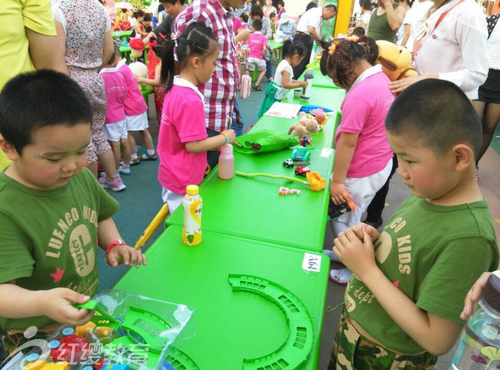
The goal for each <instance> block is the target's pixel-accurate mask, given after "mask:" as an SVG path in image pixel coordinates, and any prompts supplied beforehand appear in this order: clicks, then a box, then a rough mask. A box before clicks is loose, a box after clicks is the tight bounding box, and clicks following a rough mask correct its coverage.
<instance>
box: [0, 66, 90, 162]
mask: <svg viewBox="0 0 500 370" xmlns="http://www.w3.org/2000/svg"><path fill="white" fill-rule="evenodd" d="M91 123H92V106H91V105H90V102H89V100H88V99H87V96H86V95H85V92H84V91H83V89H82V88H81V87H80V85H78V83H76V82H75V81H73V80H72V79H71V78H69V77H68V76H66V75H65V74H63V73H60V72H55V71H52V70H48V69H45V70H40V71H37V72H28V73H22V74H19V75H17V76H16V77H14V78H12V79H11V80H10V81H9V82H7V84H6V85H5V86H4V88H3V90H2V93H1V94H0V134H2V136H3V137H4V139H5V140H6V141H7V142H8V143H10V144H12V145H13V146H14V148H15V149H16V151H17V152H18V154H19V155H22V150H23V148H24V147H25V146H27V145H29V144H31V141H32V138H33V134H34V133H35V132H36V131H38V130H39V129H41V128H44V127H48V126H56V125H65V126H76V125H79V124H88V125H90V124H91Z"/></svg>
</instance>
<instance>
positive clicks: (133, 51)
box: [129, 38, 146, 59]
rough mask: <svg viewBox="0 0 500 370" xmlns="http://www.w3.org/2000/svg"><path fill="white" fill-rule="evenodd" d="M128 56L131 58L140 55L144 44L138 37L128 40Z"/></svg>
mask: <svg viewBox="0 0 500 370" xmlns="http://www.w3.org/2000/svg"><path fill="white" fill-rule="evenodd" d="M129 46H130V57H131V58H132V59H137V58H139V57H140V56H141V55H142V52H143V50H144V48H145V47H146V45H144V42H143V41H142V40H141V39H140V38H133V39H132V40H130V44H129Z"/></svg>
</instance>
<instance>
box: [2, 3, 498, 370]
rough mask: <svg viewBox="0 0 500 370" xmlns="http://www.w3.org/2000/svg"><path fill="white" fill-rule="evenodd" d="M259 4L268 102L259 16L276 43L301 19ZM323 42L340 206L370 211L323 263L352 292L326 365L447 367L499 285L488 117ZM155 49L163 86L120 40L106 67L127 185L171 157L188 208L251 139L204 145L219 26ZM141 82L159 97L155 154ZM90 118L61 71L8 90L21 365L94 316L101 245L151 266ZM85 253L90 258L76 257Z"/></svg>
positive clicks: (9, 305)
mask: <svg viewBox="0 0 500 370" xmlns="http://www.w3.org/2000/svg"><path fill="white" fill-rule="evenodd" d="M250 5H251V2H249V1H246V2H245V3H244V5H243V7H242V8H240V9H239V10H240V15H239V16H240V17H243V18H242V19H243V20H244V18H245V15H246V13H247V12H251V14H253V15H255V14H257V15H258V17H254V18H253V19H251V22H249V23H248V25H249V27H251V29H252V33H251V34H250V36H249V37H248V40H247V41H246V44H247V45H248V49H249V56H248V58H247V61H246V64H247V70H248V71H249V72H252V71H253V70H254V69H257V70H258V71H259V76H258V78H257V81H256V82H255V85H254V89H255V90H257V91H260V90H262V89H261V87H260V83H261V81H262V80H263V78H264V76H265V75H266V72H269V70H268V68H267V66H266V61H265V60H266V58H268V56H269V54H268V53H267V51H268V48H269V42H268V38H267V37H266V36H265V35H264V34H263V33H262V29H263V19H262V17H261V16H260V14H261V13H260V12H262V13H263V15H264V17H265V18H264V19H267V20H268V22H269V21H270V22H271V25H272V24H275V25H276V23H277V24H278V28H277V29H278V30H279V29H280V28H279V27H280V26H283V25H288V24H289V22H290V19H289V18H288V16H287V14H286V12H285V10H284V3H283V1H278V2H277V5H278V9H279V10H278V9H276V8H275V7H274V6H273V5H272V1H271V0H266V2H265V4H262V8H259V9H260V10H259V11H257V10H256V9H255V6H256V5H254V7H250ZM129 16H130V17H131V18H130V19H129ZM259 17H260V18H261V19H259ZM117 20H118V21H117V22H118V23H115V24H116V25H117V27H119V28H120V29H123V28H122V26H121V25H120V24H125V22H128V23H129V25H131V23H134V22H135V24H134V25H133V26H131V28H133V32H135V35H136V36H138V37H146V36H147V35H148V34H149V32H150V31H151V30H150V29H149V27H150V22H151V17H148V14H144V13H143V12H140V11H138V12H135V13H134V14H133V16H132V15H130V14H129V13H128V12H123V13H122V15H120V16H117ZM246 21H248V19H246ZM246 21H245V23H246ZM275 22H276V23H275ZM123 27H124V28H126V26H123ZM271 28H272V26H271ZM292 28H293V23H292ZM283 32H285V31H283ZM287 32H288V31H287ZM287 36H288V35H287ZM288 37H289V39H287V40H286V41H284V43H283V59H282V60H281V61H280V62H279V64H278V66H277V69H276V71H275V74H274V76H273V80H274V83H276V84H278V85H280V86H281V87H283V89H285V91H287V90H289V89H294V88H299V87H305V86H306V85H307V82H305V81H298V80H297V78H299V77H300V76H294V73H293V68H294V67H296V66H297V65H299V64H300V63H301V62H302V61H303V59H304V58H305V56H306V54H307V51H306V50H305V48H304V46H303V45H302V44H300V43H297V42H293V41H292V38H293V31H292V32H291V33H290V35H289V36H288ZM322 46H323V47H324V50H323V54H322V57H321V63H320V67H321V72H322V73H323V74H324V75H327V76H329V77H330V78H331V79H332V81H333V82H334V83H335V84H336V85H337V86H339V87H341V88H344V89H345V90H347V94H346V97H345V99H344V101H343V102H342V105H341V111H342V120H341V123H340V125H339V127H338V129H337V132H336V137H335V146H336V156H335V163H334V168H333V174H332V178H331V184H330V188H329V192H330V197H331V200H332V203H334V204H335V205H339V204H341V203H343V202H345V201H346V199H347V197H350V198H351V199H352V200H353V201H354V202H355V204H356V209H355V210H353V211H351V212H349V213H347V214H345V215H342V216H340V217H338V218H337V219H335V220H333V221H332V224H333V229H334V233H335V240H334V246H332V250H331V251H326V253H327V254H329V255H330V257H331V258H332V259H334V260H335V261H338V262H341V263H342V264H344V265H345V267H346V268H347V269H345V270H332V272H331V274H330V278H331V279H332V280H334V281H336V282H338V283H342V284H347V288H346V294H345V304H344V309H343V312H342V315H341V319H340V321H339V326H338V329H337V333H336V336H335V344H334V348H333V352H332V356H331V361H330V365H329V369H353V368H363V369H388V368H404V367H416V368H435V365H436V362H437V356H439V355H442V354H444V353H446V352H447V351H449V350H450V349H451V348H452V347H453V345H454V343H455V342H456V340H457V338H458V335H459V333H460V331H461V329H462V327H463V323H464V320H465V319H467V317H468V316H470V314H471V310H472V304H473V302H474V301H475V300H477V298H478V291H480V289H481V287H483V286H484V281H485V276H487V275H484V276H483V277H481V274H483V273H484V272H485V271H493V270H495V269H497V268H498V264H499V251H498V247H497V240H496V235H495V230H494V227H493V222H492V218H491V214H490V212H489V209H488V203H487V201H486V200H485V199H484V198H483V195H482V194H481V190H480V188H479V185H478V182H477V180H476V158H477V156H478V152H479V151H480V148H481V141H482V134H481V121H480V119H479V117H478V115H477V113H476V111H475V110H474V108H473V106H472V104H471V102H470V101H469V99H468V98H467V96H466V95H465V94H464V93H463V91H462V90H460V89H459V88H458V87H457V86H456V85H455V84H453V83H451V82H447V81H442V80H438V79H426V80H423V81H420V82H417V83H415V84H413V85H411V86H409V87H408V88H407V89H406V90H404V91H403V92H402V93H401V94H399V95H398V96H396V95H395V94H393V93H392V92H391V90H390V88H389V83H390V80H389V78H388V77H387V76H386V75H385V74H384V73H383V72H382V68H381V67H379V66H376V65H375V64H376V63H375V62H376V59H377V56H378V48H377V45H376V43H375V41H374V40H373V39H371V38H369V37H365V36H361V37H357V38H348V39H334V40H333V41H332V42H329V43H323V45H322ZM151 49H152V50H153V52H154V54H155V57H156V58H157V59H158V63H157V64H155V65H154V68H152V69H151V70H150V73H149V75H148V78H144V77H138V76H134V75H133V73H132V70H131V69H130V67H129V66H128V65H127V64H126V63H125V61H124V60H123V59H122V56H121V53H120V49H119V47H118V46H117V45H115V47H114V52H113V54H112V55H111V57H110V58H109V59H108V60H105V61H104V64H103V66H102V68H101V70H100V72H99V75H100V78H102V80H103V81H104V85H105V88H106V101H107V107H106V120H105V126H104V132H105V135H106V139H107V140H108V141H109V143H110V144H111V148H112V153H113V158H114V165H115V166H114V167H115V169H116V171H117V172H118V173H119V174H121V175H131V174H132V169H131V166H133V165H136V164H139V163H140V160H141V159H143V160H156V159H157V158H159V159H160V160H159V169H158V181H159V183H160V184H161V186H162V194H161V198H162V200H163V202H164V203H167V204H168V206H169V209H170V212H173V211H174V210H175V209H176V208H177V207H178V206H179V205H180V204H181V202H182V199H183V197H184V194H185V188H186V186H187V185H189V184H200V183H201V182H202V181H203V178H204V176H205V175H206V173H207V164H208V163H207V151H210V150H216V149H217V148H218V147H220V146H222V145H224V144H228V143H234V142H235V139H236V133H235V131H234V130H232V129H223V130H222V131H221V132H220V134H218V135H215V136H209V135H208V133H207V128H206V120H205V109H204V103H205V97H204V96H203V95H202V94H201V93H200V91H199V90H198V87H197V86H198V85H199V84H200V83H207V82H208V81H209V80H211V79H212V76H213V75H214V73H215V72H216V67H215V66H216V60H217V59H218V58H219V54H220V45H219V42H218V40H217V38H216V37H215V36H214V33H213V32H212V29H211V28H210V27H207V25H206V24H204V23H203V22H192V23H190V24H189V25H187V27H186V28H185V29H184V30H183V31H182V33H181V34H180V36H179V37H177V39H172V40H166V41H165V42H164V43H163V45H162V46H161V47H160V46H155V45H154V44H151ZM176 67H178V68H177V69H176ZM138 82H139V83H147V84H150V85H153V86H155V101H156V102H157V105H156V108H157V114H158V117H157V118H158V122H159V127H160V129H159V135H158V145H157V151H156V150H155V148H154V144H153V138H152V136H151V134H150V133H149V131H148V125H149V124H148V115H147V111H148V107H147V105H146V103H145V101H144V98H143V96H142V93H141V91H140V88H139V85H138ZM92 118H93V115H92V106H91V101H90V100H89V99H88V97H87V96H86V94H85V92H84V90H83V89H82V87H81V86H80V85H79V84H78V83H77V82H75V81H74V79H72V78H70V77H68V76H66V75H64V74H62V73H59V72H55V71H51V70H41V71H38V72H31V73H26V74H21V75H18V76H16V77H14V78H13V79H12V80H10V81H9V82H8V83H7V84H6V85H5V87H4V88H3V90H2V92H1V94H0V147H1V149H2V150H3V152H4V153H5V154H6V155H7V157H8V158H9V159H10V160H11V161H12V164H11V165H10V166H9V167H7V169H6V170H5V171H4V172H1V173H0V235H2V246H1V247H0V296H1V297H2V299H0V328H1V329H3V331H2V332H1V340H2V342H3V344H4V347H5V349H7V350H8V351H10V352H12V351H13V350H15V347H16V346H17V345H19V343H21V342H22V341H23V340H24V339H25V338H23V331H24V330H25V329H26V328H27V327H29V326H33V325H36V326H37V327H38V328H39V331H38V333H39V334H38V335H39V337H40V338H45V336H46V335H47V332H48V331H49V330H50V329H46V328H49V327H50V325H51V324H53V323H54V322H58V323H67V324H71V325H75V324H83V323H85V322H87V321H88V320H89V319H90V317H91V316H92V315H93V313H92V312H90V311H88V310H86V309H77V308H75V307H74V306H73V303H84V302H86V301H88V300H89V299H90V297H91V296H93V295H95V294H96V293H97V287H98V273H97V248H98V247H101V248H103V249H104V250H105V254H106V262H107V263H108V265H109V266H111V267H116V266H118V265H119V264H120V263H125V264H127V265H131V266H135V267H139V266H140V265H145V264H146V258H145V257H144V256H143V255H142V254H141V253H140V252H138V251H136V250H134V249H133V248H131V247H129V246H128V245H127V244H126V242H124V241H123V240H122V238H121V236H120V234H119V232H118V230H117V227H116V225H115V223H114V221H113V219H112V215H113V214H114V213H115V212H116V211H117V209H118V203H117V202H116V201H115V200H114V199H113V198H112V197H111V196H110V195H109V194H108V193H106V191H105V190H103V188H107V189H111V190H113V191H121V190H123V189H125V185H124V183H123V181H122V180H121V178H120V177H116V178H109V176H107V175H105V174H104V175H103V176H101V177H100V178H99V179H98V180H97V179H96V178H95V176H94V174H92V172H91V171H89V170H88V169H87V168H85V167H86V166H87V147H88V146H89V144H90V141H91V140H89V138H90V137H91V126H92ZM133 132H139V133H140V135H141V136H142V139H143V141H144V144H145V147H146V150H147V152H146V153H144V154H143V156H141V157H140V158H139V156H138V154H137V147H136V143H135V140H134V136H133V134H132V133H133ZM106 145H107V144H106ZM394 155H395V156H397V158H398V161H399V169H398V173H399V175H400V176H401V177H402V179H403V181H404V183H405V185H406V186H408V188H409V189H410V190H411V192H412V195H410V196H409V197H408V198H407V199H406V200H405V201H404V202H403V203H402V204H401V205H400V206H399V207H398V209H397V210H396V212H395V213H394V214H393V215H392V217H391V219H390V220H389V221H388V222H387V226H386V227H385V228H384V230H383V231H382V233H379V231H378V230H376V229H375V228H374V227H372V226H369V225H366V224H363V223H360V221H361V216H362V214H363V212H365V210H366V208H367V206H368V204H369V203H370V201H371V200H372V199H373V197H374V195H375V193H376V192H377V191H378V190H379V189H380V188H381V187H382V186H383V184H384V183H385V182H386V180H387V179H388V177H389V175H390V173H391V169H392V163H393V161H392V158H393V156H394ZM91 214H94V216H93V217H91V216H90V215H91ZM33 219H36V220H37V222H38V223H39V224H38V225H37V227H36V228H34V227H32V221H33ZM82 243H84V245H82ZM62 246H69V247H67V248H62ZM82 251H84V252H82ZM79 253H84V254H85V258H76V257H75V256H76V255H78V254H79ZM478 279H479V280H478ZM476 280H478V282H477V283H475V282H476ZM471 287H473V288H472V291H471V292H470V293H468V291H469V289H471ZM466 297H467V298H466ZM464 299H465V308H464ZM20 302H22V304H19V303H20ZM44 328H45V329H46V330H44ZM0 349H1V348H0Z"/></svg>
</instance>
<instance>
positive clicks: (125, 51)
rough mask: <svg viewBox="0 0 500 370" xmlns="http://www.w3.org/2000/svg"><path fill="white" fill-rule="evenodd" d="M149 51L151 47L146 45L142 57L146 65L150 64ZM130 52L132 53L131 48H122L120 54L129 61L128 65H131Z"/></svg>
mask: <svg viewBox="0 0 500 370" xmlns="http://www.w3.org/2000/svg"><path fill="white" fill-rule="evenodd" d="M148 50H149V45H146V47H145V48H144V51H143V53H142V56H143V58H144V64H148ZM130 51H131V49H130V46H120V53H121V54H122V56H123V57H125V59H126V60H127V64H128V63H130Z"/></svg>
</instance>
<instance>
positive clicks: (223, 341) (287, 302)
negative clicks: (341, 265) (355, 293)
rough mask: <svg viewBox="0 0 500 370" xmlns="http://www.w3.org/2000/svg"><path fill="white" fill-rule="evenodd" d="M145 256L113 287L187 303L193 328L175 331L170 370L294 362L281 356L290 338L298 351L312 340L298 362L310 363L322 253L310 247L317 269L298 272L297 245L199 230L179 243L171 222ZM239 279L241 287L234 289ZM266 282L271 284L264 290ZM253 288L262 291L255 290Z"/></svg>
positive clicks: (319, 314) (324, 263) (314, 358)
mask: <svg viewBox="0 0 500 370" xmlns="http://www.w3.org/2000/svg"><path fill="white" fill-rule="evenodd" d="M146 257H147V258H148V264H147V266H142V267H140V268H139V269H135V268H134V269H130V270H129V271H128V272H127V274H126V275H125V276H124V277H123V278H122V279H121V280H120V281H119V282H118V284H117V285H116V287H115V288H116V289H122V290H126V291H130V292H133V293H138V294H141V295H145V296H148V297H151V298H156V299H161V300H166V301H169V302H175V303H182V304H186V305H188V306H189V307H191V308H193V309H194V315H193V322H192V323H190V324H189V325H188V328H189V326H191V325H192V327H191V328H192V330H194V333H195V335H194V336H192V337H190V338H182V335H181V338H179V339H178V340H177V341H176V342H174V346H175V349H176V350H172V351H171V353H174V355H173V357H174V360H175V361H174V363H176V364H177V365H178V366H176V367H177V368H178V369H179V368H180V369H186V370H194V369H201V370H204V369H217V370H235V369H243V361H244V360H245V359H254V358H260V357H263V356H266V355H270V357H269V358H266V359H264V360H263V362H262V363H260V364H259V365H262V367H261V368H262V369H264V368H265V369H278V368H282V367H279V366H277V365H276V362H277V360H278V359H280V361H283V360H285V361H287V362H289V363H290V366H294V364H293V363H292V362H291V361H290V359H291V357H289V356H290V355H291V354H292V351H291V350H290V347H289V344H290V341H291V340H292V341H293V339H294V338H297V341H296V346H295V347H294V348H292V350H293V351H294V354H298V353H299V354H300V355H303V354H304V352H305V353H307V352H308V351H307V348H311V347H312V349H311V350H310V352H309V356H308V357H307V362H306V363H305V364H302V365H301V366H300V367H298V368H299V369H317V368H318V356H319V349H320V338H321V331H322V322H323V314H324V306H325V300H326V289H327V282H328V277H327V276H328V272H329V263H330V261H329V259H328V258H326V257H325V256H322V255H321V254H313V258H317V259H318V260H317V261H318V262H319V264H317V265H314V264H312V265H311V266H317V267H318V268H319V272H312V271H305V270H304V269H303V262H304V259H305V257H306V253H305V252H304V251H300V250H298V249H293V248H287V247H284V246H280V245H272V244H268V243H264V242H259V241H255V240H246V239H241V238H237V237H233V236H229V235H222V234H217V233H214V232H210V231H207V230H205V229H204V231H203V241H202V243H201V244H200V245H199V246H196V247H187V246H185V245H184V244H183V243H182V241H181V227H179V226H171V227H169V228H168V229H167V230H166V231H165V232H164V233H163V234H162V235H161V236H160V237H159V238H158V240H156V241H155V243H154V244H153V245H152V246H151V247H150V248H149V249H148V250H147V251H146ZM308 257H310V256H308ZM230 275H231V281H230ZM249 276H254V277H256V278H257V279H255V278H249ZM249 282H250V283H249ZM240 283H241V286H242V287H243V288H245V287H246V289H245V290H242V291H238V290H236V289H234V287H238V286H240V285H239V284H240ZM274 284H277V286H276V287H277V288H276V289H274V290H271V289H269V288H270V287H272V286H274ZM280 287H281V288H280ZM282 288H284V289H282ZM257 290H260V291H261V293H262V295H259V294H255V293H257ZM267 292H269V293H270V294H269V296H267ZM280 292H281V293H280ZM294 311H295V312H298V313H300V314H301V315H302V314H305V316H307V313H309V314H310V318H311V319H309V320H307V322H306V325H303V324H304V321H299V320H296V318H298V317H297V316H296V314H295V313H292V314H290V313H289V312H294ZM287 312H288V313H287ZM311 320H312V322H311ZM299 323H300V324H299ZM307 323H308V324H307ZM294 328H295V329H297V331H294ZM307 328H308V329H307ZM306 329H307V330H306ZM289 333H290V334H291V335H290V337H289ZM297 333H298V335H297ZM311 334H312V337H311ZM284 343H287V344H286V345H285V346H284V347H285V349H281V350H280V346H281V345H282V344H284ZM304 343H305V344H306V345H304ZM302 345H304V347H305V350H302V349H301V348H300V347H301V346H302ZM179 351H181V352H179ZM274 351H277V352H278V354H273V352H274ZM298 357H300V356H298ZM298 357H296V358H298ZM302 358H304V357H302ZM188 359H191V362H190V361H188ZM280 363H281V364H283V362H280ZM271 364H274V366H272V365H271ZM265 365H267V367H264V366H265ZM293 368H295V367H293Z"/></svg>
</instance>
